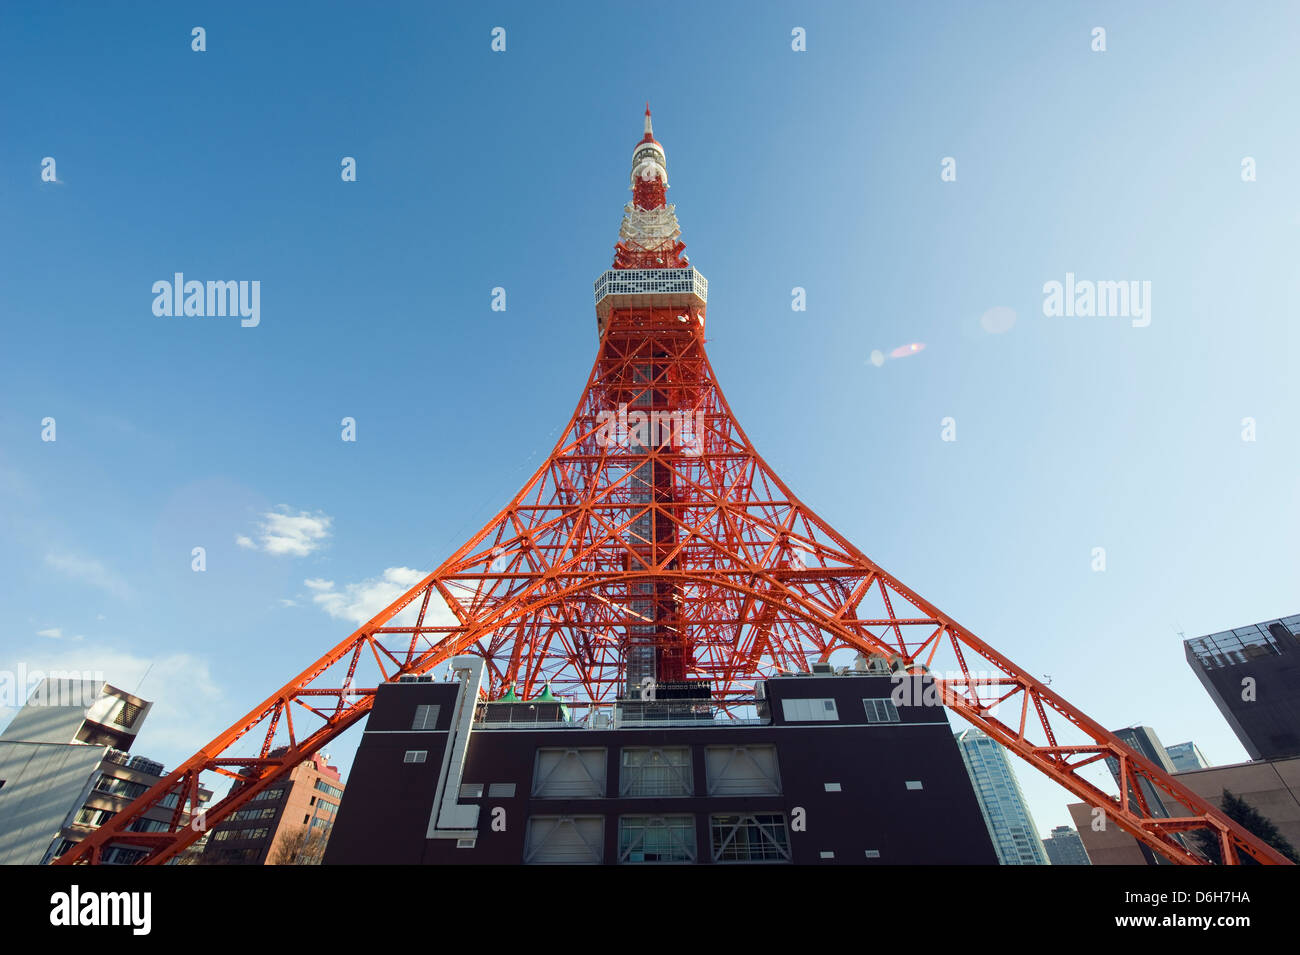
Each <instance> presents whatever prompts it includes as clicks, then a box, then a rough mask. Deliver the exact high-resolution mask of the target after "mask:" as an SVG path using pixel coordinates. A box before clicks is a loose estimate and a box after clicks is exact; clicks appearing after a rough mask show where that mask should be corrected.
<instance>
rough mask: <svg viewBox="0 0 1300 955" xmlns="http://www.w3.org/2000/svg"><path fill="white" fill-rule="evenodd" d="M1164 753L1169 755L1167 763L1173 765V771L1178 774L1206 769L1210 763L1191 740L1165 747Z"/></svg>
mask: <svg viewBox="0 0 1300 955" xmlns="http://www.w3.org/2000/svg"><path fill="white" fill-rule="evenodd" d="M1165 752H1166V753H1167V754H1168V755H1169V761H1170V762H1171V763H1173V764H1174V769H1175V770H1177V771H1178V772H1180V773H1185V772H1187V771H1188V770H1189V769H1208V768H1209V766H1210V761H1209V760H1208V759H1206V758H1205V755H1204V754H1203V753H1202V752H1201V749H1200V747H1199V746H1197V745H1196V744H1195V743H1193V742H1192V741H1191V740H1188V741H1187V742H1186V743H1175V744H1174V745H1173V746H1166V747H1165Z"/></svg>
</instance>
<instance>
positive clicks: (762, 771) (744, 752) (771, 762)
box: [704, 744, 781, 796]
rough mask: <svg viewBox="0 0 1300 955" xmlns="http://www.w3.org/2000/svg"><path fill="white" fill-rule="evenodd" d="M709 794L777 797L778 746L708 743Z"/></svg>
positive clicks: (706, 759)
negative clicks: (712, 744)
mask: <svg viewBox="0 0 1300 955" xmlns="http://www.w3.org/2000/svg"><path fill="white" fill-rule="evenodd" d="M704 764H705V770H706V773H707V775H708V781H709V783H708V784H709V795H710V796H775V795H778V794H779V793H780V792H781V775H780V773H779V772H778V770H777V759H776V747H775V746H773V745H771V744H766V745H760V746H706V747H705V749H704Z"/></svg>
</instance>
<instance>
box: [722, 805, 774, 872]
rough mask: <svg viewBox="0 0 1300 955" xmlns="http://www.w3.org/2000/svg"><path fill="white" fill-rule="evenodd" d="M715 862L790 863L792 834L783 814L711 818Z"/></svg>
mask: <svg viewBox="0 0 1300 955" xmlns="http://www.w3.org/2000/svg"><path fill="white" fill-rule="evenodd" d="M709 829H710V834H711V840H712V848H713V861H714V862H789V861H790V834H789V832H788V831H787V830H786V825H785V816H784V815H781V814H780V813H754V814H752V815H736V816H728V815H716V816H713V817H712V818H711V819H710V826H709Z"/></svg>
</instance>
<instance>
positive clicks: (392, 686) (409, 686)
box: [325, 657, 997, 865]
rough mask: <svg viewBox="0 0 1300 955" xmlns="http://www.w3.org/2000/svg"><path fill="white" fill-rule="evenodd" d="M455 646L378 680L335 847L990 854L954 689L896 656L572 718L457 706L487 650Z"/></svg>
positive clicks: (542, 706)
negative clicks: (445, 671) (903, 688)
mask: <svg viewBox="0 0 1300 955" xmlns="http://www.w3.org/2000/svg"><path fill="white" fill-rule="evenodd" d="M453 665H454V666H455V667H457V669H458V672H459V673H460V674H461V677H462V679H461V680H459V681H455V682H443V683H438V682H429V679H428V678H427V677H426V678H403V679H402V680H401V681H399V682H395V683H387V684H384V685H382V686H380V687H379V690H378V692H377V695H376V699H375V705H374V709H373V710H372V712H371V714H370V716H369V719H368V722H367V724H366V729H365V734H364V736H363V739H362V743H361V745H360V747H359V748H358V750H357V755H356V759H355V761H354V763H353V768H352V773H351V776H350V781H349V785H348V790H347V794H346V796H345V797H344V799H343V802H342V806H341V807H340V810H339V815H338V820H337V822H336V823H335V826H334V831H333V835H332V838H331V840H330V843H329V846H328V848H327V849H326V853H325V863H326V864H346V863H424V864H445V863H498V864H502V863H503V864H512V863H607V864H612V863H665V862H678V863H743V862H764V863H791V862H793V863H856V864H863V863H870V864H890V863H893V864H898V863H930V864H934V863H941V864H942V863H946V864H962V863H966V864H989V865H993V864H996V861H997V860H996V855H995V854H994V851H993V847H992V843H991V842H990V840H989V835H988V831H987V829H986V828H985V825H984V820H983V817H982V816H981V815H980V810H979V805H978V804H977V802H976V800H975V796H974V793H973V791H972V789H971V785H970V780H969V777H968V776H967V773H966V770H965V768H964V766H963V764H962V761H961V757H960V755H959V753H958V751H957V747H956V744H955V743H954V741H953V737H952V731H951V730H950V728H949V726H948V722H947V719H946V715H945V711H944V709H943V708H942V707H938V706H924V705H916V706H908V705H896V704H895V702H894V701H893V700H891V698H890V697H891V691H893V690H894V689H895V688H896V684H895V683H894V681H893V680H892V679H891V677H890V676H889V675H888V674H880V675H869V674H867V673H865V672H858V671H851V672H849V673H841V674H833V673H830V672H824V673H817V674H800V675H790V676H785V677H780V678H773V679H769V680H767V681H766V683H760V684H759V688H760V695H759V696H758V697H756V698H755V700H753V701H752V706H751V707H750V714H751V715H750V717H749V718H748V719H734V718H731V717H728V716H726V715H725V714H721V713H720V712H719V711H718V710H717V708H716V707H715V706H714V705H713V704H712V703H711V702H710V701H709V699H708V697H707V687H699V686H697V687H692V686H691V685H689V684H686V685H679V686H669V687H660V688H658V689H659V693H658V694H657V697H658V698H657V699H656V700H655V701H653V702H649V701H647V702H640V701H635V702H631V701H629V702H624V703H621V704H619V705H618V706H617V707H609V708H607V709H596V708H588V711H587V714H586V718H585V719H584V720H579V719H576V718H575V717H574V716H573V715H572V714H571V713H570V711H569V707H568V706H566V705H565V704H563V703H561V702H560V701H556V700H554V698H551V697H550V696H549V693H548V694H545V695H544V696H543V697H541V698H539V699H535V700H533V701H530V702H518V703H514V702H512V703H486V704H485V703H471V704H470V705H468V706H463V705H462V703H463V701H465V700H471V701H472V700H475V699H476V697H477V686H478V679H477V675H478V673H479V672H480V671H478V669H477V668H478V667H479V666H481V661H478V660H477V658H472V657H461V658H457V660H456V661H454V664H453ZM820 669H823V670H827V671H828V670H829V667H821V668H820ZM469 687H473V688H474V689H473V690H470V689H469ZM665 696H667V697H669V698H667V699H665ZM914 698H915V699H916V700H917V702H918V704H919V703H921V700H922V694H919V693H918V694H915V696H914ZM575 709H576V708H575Z"/></svg>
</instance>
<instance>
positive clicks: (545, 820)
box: [524, 816, 605, 865]
mask: <svg viewBox="0 0 1300 955" xmlns="http://www.w3.org/2000/svg"><path fill="white" fill-rule="evenodd" d="M604 851H605V817H604V816H530V817H529V819H528V832H527V834H526V836H525V837H524V862H525V863H526V864H529V865H584V864H585V865H599V864H600V863H601V862H602V861H604Z"/></svg>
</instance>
